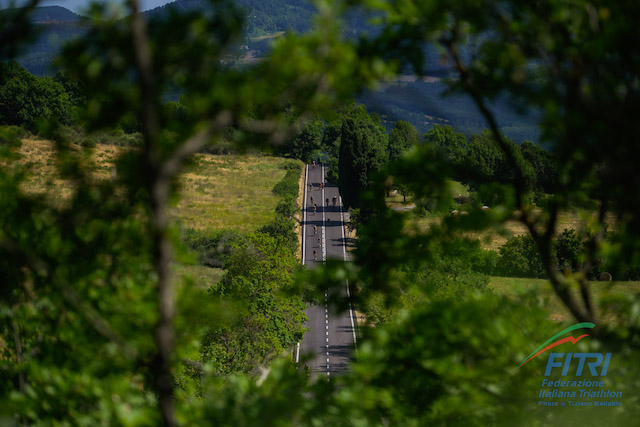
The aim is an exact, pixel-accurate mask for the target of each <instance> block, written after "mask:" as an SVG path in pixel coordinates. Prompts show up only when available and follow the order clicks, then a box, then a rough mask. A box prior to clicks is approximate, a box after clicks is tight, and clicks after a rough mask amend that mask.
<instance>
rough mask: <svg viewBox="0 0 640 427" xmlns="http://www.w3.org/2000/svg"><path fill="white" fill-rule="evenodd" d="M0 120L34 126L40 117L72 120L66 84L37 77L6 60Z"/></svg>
mask: <svg viewBox="0 0 640 427" xmlns="http://www.w3.org/2000/svg"><path fill="white" fill-rule="evenodd" d="M3 68H4V70H3V72H2V75H3V81H2V85H1V86H0V123H2V124H5V125H17V126H25V127H27V128H29V129H32V130H35V126H36V121H37V120H38V119H51V120H56V121H58V122H60V123H62V124H69V123H70V122H71V105H72V103H71V100H70V97H69V94H68V93H67V91H66V90H65V88H64V86H63V85H62V84H60V83H58V82H57V81H55V80H54V79H52V78H50V77H36V76H33V75H31V74H30V73H29V72H28V71H26V70H24V69H22V67H20V66H19V65H17V64H16V63H10V64H3Z"/></svg>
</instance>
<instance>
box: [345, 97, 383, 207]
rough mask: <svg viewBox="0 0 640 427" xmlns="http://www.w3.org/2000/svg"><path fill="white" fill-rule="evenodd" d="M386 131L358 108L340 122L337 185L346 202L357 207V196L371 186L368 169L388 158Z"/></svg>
mask: <svg viewBox="0 0 640 427" xmlns="http://www.w3.org/2000/svg"><path fill="white" fill-rule="evenodd" d="M387 143H388V142H387V134H386V132H385V130H384V128H383V127H382V126H380V124H378V123H376V122H375V121H374V120H373V119H371V117H370V116H369V115H368V114H366V111H362V110H360V109H359V110H358V114H357V116H356V117H355V118H351V117H349V118H346V119H344V120H343V122H342V130H341V136H340V158H339V179H338V185H339V188H340V195H341V196H342V200H343V202H344V204H345V206H350V207H355V208H358V207H360V201H361V199H360V196H361V194H362V192H363V191H365V190H367V189H370V188H371V173H373V172H374V171H377V170H379V169H380V168H381V167H382V166H383V165H384V164H385V162H386V160H387V151H386V148H387Z"/></svg>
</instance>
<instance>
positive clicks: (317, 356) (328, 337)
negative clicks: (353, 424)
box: [296, 165, 356, 378]
mask: <svg viewBox="0 0 640 427" xmlns="http://www.w3.org/2000/svg"><path fill="white" fill-rule="evenodd" d="M306 172H307V173H306V175H305V177H306V178H305V191H304V206H303V219H302V221H303V228H302V231H303V237H302V262H303V264H306V265H307V266H308V268H315V267H317V266H318V265H320V264H321V263H322V262H324V260H326V259H327V258H337V259H341V260H345V261H346V260H347V257H348V253H347V251H346V240H345V235H344V231H345V230H344V224H345V216H346V215H348V214H347V213H346V212H344V211H343V209H342V206H341V205H342V203H341V199H340V194H339V192H338V187H336V186H332V185H331V186H330V185H325V187H324V188H320V183H322V182H324V179H325V174H326V167H325V166H321V165H315V167H314V166H311V165H307V166H306ZM309 184H311V188H310V187H309ZM334 197H335V198H336V201H337V204H336V205H335V206H334V205H333V198H334ZM312 198H313V202H312ZM327 199H328V200H329V205H328V206H327V204H326V200H327ZM314 204H316V205H317V210H316V211H315V212H314V209H313V205H314ZM314 225H315V226H316V232H314V229H313V226H314ZM318 239H319V240H318ZM314 251H315V252H316V257H315V259H314ZM331 292H337V295H335V296H334V295H331V296H330V295H328V294H327V293H325V295H324V298H325V300H324V303H323V304H320V305H317V306H311V307H309V308H308V309H307V310H306V314H307V317H308V318H309V321H308V323H307V325H306V326H307V327H308V328H309V331H307V333H306V334H305V336H304V338H303V340H302V342H301V343H300V344H299V347H298V350H297V354H296V360H298V359H300V360H303V359H305V357H309V358H310V359H309V360H308V361H305V363H306V364H307V365H309V368H310V370H311V376H312V377H314V378H318V377H321V376H326V377H330V376H331V375H336V374H340V373H342V372H345V371H346V370H347V369H348V368H349V364H350V362H351V360H352V356H353V354H354V350H355V349H356V347H355V346H356V334H355V327H354V319H355V317H354V315H353V310H352V309H351V304H350V303H349V288H348V284H347V283H344V285H343V286H341V287H340V288H339V289H334V290H332V291H331ZM336 296H337V297H339V298H345V299H346V300H347V303H348V307H349V309H348V310H347V311H345V312H342V313H338V312H336V310H335V308H334V307H332V306H330V305H329V304H328V301H329V300H332V299H335V297H336Z"/></svg>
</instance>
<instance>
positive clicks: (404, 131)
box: [389, 120, 420, 161]
mask: <svg viewBox="0 0 640 427" xmlns="http://www.w3.org/2000/svg"><path fill="white" fill-rule="evenodd" d="M418 143H420V135H419V134H418V131H417V130H416V128H415V127H413V125H412V124H411V123H409V122H405V121H403V120H400V121H397V122H396V124H395V125H394V126H393V129H391V132H389V160H390V161H393V160H395V159H397V158H398V157H400V155H401V154H402V153H403V152H404V151H406V150H408V149H410V148H411V147H413V146H414V145H416V144H418Z"/></svg>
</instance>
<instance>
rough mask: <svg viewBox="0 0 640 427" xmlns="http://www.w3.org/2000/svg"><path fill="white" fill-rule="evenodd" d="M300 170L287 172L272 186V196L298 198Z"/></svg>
mask: <svg viewBox="0 0 640 427" xmlns="http://www.w3.org/2000/svg"><path fill="white" fill-rule="evenodd" d="M300 173H301V172H300V170H297V171H296V170H288V171H287V173H286V174H285V176H284V178H282V179H281V180H280V181H279V182H278V183H277V184H276V185H274V186H273V190H272V192H273V194H275V195H276V196H280V197H286V196H291V197H294V198H296V197H298V187H299V181H300Z"/></svg>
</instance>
